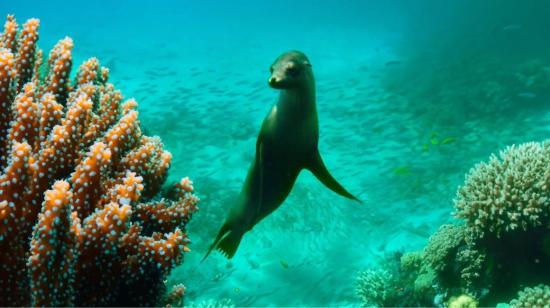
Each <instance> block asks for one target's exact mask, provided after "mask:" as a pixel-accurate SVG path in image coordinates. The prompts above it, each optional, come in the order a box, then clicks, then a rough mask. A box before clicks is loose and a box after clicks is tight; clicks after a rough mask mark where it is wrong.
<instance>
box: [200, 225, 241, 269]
mask: <svg viewBox="0 0 550 308" xmlns="http://www.w3.org/2000/svg"><path fill="white" fill-rule="evenodd" d="M243 235H244V233H242V232H236V231H235V230H232V229H231V225H230V224H229V223H227V222H226V223H225V224H224V225H223V226H222V227H221V229H220V231H219V232H218V235H217V236H216V239H215V240H214V242H213V243H212V245H210V247H209V248H208V251H207V252H206V254H205V255H204V257H203V258H202V261H201V262H203V261H204V260H206V258H207V257H208V255H209V254H210V253H211V252H212V250H213V249H214V248H216V249H217V250H219V251H220V252H221V253H222V254H223V255H224V256H225V257H227V258H228V259H231V258H232V257H233V256H234V255H235V252H237V248H238V247H239V244H240V243H241V239H242V237H243Z"/></svg>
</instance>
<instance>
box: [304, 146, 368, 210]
mask: <svg viewBox="0 0 550 308" xmlns="http://www.w3.org/2000/svg"><path fill="white" fill-rule="evenodd" d="M306 168H307V169H308V170H309V171H311V172H312V173H313V175H315V177H317V179H319V181H321V183H323V184H324V185H325V186H326V187H328V188H330V190H332V191H334V192H335V193H337V194H339V195H341V196H344V197H346V198H349V199H352V200H355V201H358V202H361V200H359V199H357V197H355V196H354V195H352V194H351V193H350V192H349V191H347V190H346V189H345V188H344V186H342V185H340V183H338V181H336V179H335V178H334V177H333V176H332V175H331V174H330V172H329V171H328V169H327V167H326V166H325V163H324V162H323V159H322V158H321V154H320V153H319V150H316V151H315V153H314V154H313V157H312V158H311V160H310V161H309V164H308V165H307V166H306Z"/></svg>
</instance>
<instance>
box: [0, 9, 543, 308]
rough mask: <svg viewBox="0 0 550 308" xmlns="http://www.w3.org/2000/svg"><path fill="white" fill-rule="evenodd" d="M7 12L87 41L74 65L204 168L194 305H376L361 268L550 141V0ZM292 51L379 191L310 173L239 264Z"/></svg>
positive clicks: (325, 139)
mask: <svg viewBox="0 0 550 308" xmlns="http://www.w3.org/2000/svg"><path fill="white" fill-rule="evenodd" d="M6 14H15V15H16V16H17V18H18V20H21V21H24V20H26V19H28V18H31V17H37V18H40V20H41V24H42V25H43V27H42V28H41V30H40V46H41V47H42V48H43V49H44V50H50V48H51V47H52V46H53V45H54V44H55V43H56V42H57V41H58V40H59V39H61V38H63V37H64V36H65V35H68V36H70V37H72V38H73V40H74V41H75V49H74V51H73V59H74V63H75V65H79V64H80V63H82V62H83V61H84V60H85V59H87V58H89V57H91V56H96V57H98V59H99V60H100V61H101V62H102V64H103V65H105V66H107V67H109V68H110V76H111V77H110V80H111V82H113V83H114V84H115V85H116V86H117V87H118V88H119V89H120V90H121V91H122V93H123V94H124V95H125V97H134V98H135V99H136V100H137V101H138V103H139V109H138V111H139V115H140V121H141V126H142V129H143V130H144V131H145V132H146V133H147V134H148V135H157V136H160V137H161V138H162V141H163V143H164V148H165V149H167V150H168V151H170V152H171V153H172V154H173V160H172V166H171V169H170V174H169V178H168V180H167V181H168V182H170V181H175V180H177V179H180V178H182V177H183V176H189V177H191V178H192V179H193V181H194V186H195V190H196V193H197V195H198V196H199V197H200V199H201V201H200V205H199V207H200V211H198V212H197V213H196V214H195V215H194V217H193V219H192V221H191V222H190V223H189V225H188V226H187V232H188V234H189V237H190V239H191V244H190V248H191V252H190V253H188V254H187V255H186V256H185V262H184V263H183V264H182V265H181V266H179V267H177V268H176V269H174V270H173V271H172V274H171V276H170V277H169V279H168V281H167V285H168V286H172V285H175V284H178V283H183V284H185V286H186V295H185V303H186V305H193V304H196V305H199V304H201V303H203V304H204V303H206V302H210V303H217V304H218V305H219V304H232V305H236V306H345V305H352V306H354V305H360V304H361V299H360V298H359V297H358V296H357V294H356V287H357V277H358V273H359V272H361V271H364V270H366V269H377V268H381V267H382V266H383V265H384V264H385V263H387V262H388V259H391V258H394V257H395V256H400V254H402V253H405V252H410V251H418V250H421V249H423V247H425V246H426V243H427V242H428V239H429V237H430V235H432V234H433V233H434V232H435V231H436V230H438V228H439V227H440V226H441V225H442V224H445V223H450V222H456V221H455V218H453V215H452V213H453V212H454V210H455V209H454V207H453V200H454V199H455V198H456V194H457V189H458V187H459V186H460V185H463V184H464V177H465V174H467V173H468V171H469V170H470V169H471V168H472V167H474V166H475V165H476V164H477V163H479V162H481V161H487V160H488V159H489V157H490V155H491V154H492V153H498V152H499V151H500V150H503V149H504V148H505V147H506V146H508V145H513V144H521V143H525V142H529V141H543V140H545V139H546V138H548V136H550V117H549V115H550V113H549V112H550V108H549V105H548V104H549V99H550V19H548V16H550V15H549V14H550V5H548V3H547V1H544V0H540V1H538V0H532V1H512V0H509V1H503V0H501V1H496V0H495V1H489V0H487V1H474V0H461V1H458V0H456V1H451V0H449V1H436V0H425V1H413V0H410V1H407V0H390V1H379V0H376V1H366V0H365V1H354V0H350V1H336V0H334V1H333V0H324V1H310V0H303V1H252V0H234V1H143V0H140V1H106V0H104V1H85V2H84V1H82V2H77V1H74V2H68V1H67V2H64V1H5V0H4V1H1V2H0V15H4V16H5V15H6ZM291 49H298V50H301V51H303V52H305V53H306V54H307V55H308V57H309V59H310V60H311V62H312V65H313V71H314V74H315V77H316V81H317V106H318V107H317V109H318V114H319V127H320V144H319V147H320V152H321V153H322V155H323V157H324V160H325V163H326V165H327V166H328V168H329V170H330V171H331V172H332V174H333V175H334V176H335V177H336V178H337V179H338V180H339V181H340V183H342V184H343V185H344V186H345V187H346V188H347V189H348V190H349V191H350V192H352V193H353V194H355V195H356V196H357V197H358V198H360V199H362V200H363V203H362V204H360V203H357V202H353V201H350V200H347V199H344V198H342V197H340V196H338V195H336V194H335V193H333V192H331V191H330V190H328V189H327V188H325V187H324V186H323V185H322V184H320V183H319V182H318V181H317V179H315V178H314V177H313V176H312V175H311V174H310V173H308V172H303V173H302V174H301V175H300V176H299V178H298V181H297V182H296V184H295V186H294V188H293V190H292V192H291V194H290V196H289V197H288V198H287V200H286V201H285V203H284V204H283V205H282V206H281V207H280V208H279V209H278V210H277V211H275V212H274V213H273V214H272V215H270V216H269V217H268V218H266V219H265V220H263V221H262V222H261V223H259V224H258V225H257V226H256V227H255V228H254V229H253V230H252V231H251V232H249V233H247V234H246V235H245V237H244V239H243V241H242V243H241V245H240V247H239V251H238V252H237V255H236V256H235V257H234V258H233V259H232V260H230V261H228V260H226V259H225V258H224V257H223V256H222V255H220V254H218V253H213V254H212V255H211V256H210V257H209V258H208V259H207V260H206V261H205V262H203V263H200V261H201V259H202V257H203V255H204V253H205V252H206V250H207V248H208V246H209V245H210V243H211V242H212V240H213V238H214V236H215V235H216V232H217V231H218V228H219V227H220V225H221V223H222V222H223V220H224V219H225V216H226V215H227V212H228V210H229V208H230V207H231V206H232V205H233V203H234V200H235V198H236V197H237V195H238V193H239V190H240V188H241V186H242V183H243V181H244V178H245V176H246V173H247V171H248V167H249V164H250V162H251V160H252V158H253V157H254V153H255V152H254V151H255V143H256V138H257V133H258V131H259V128H260V125H261V122H262V120H263V118H264V116H265V115H266V113H267V112H268V110H269V109H270V107H271V106H272V105H273V104H274V103H275V102H276V100H277V97H278V92H277V91H275V90H273V89H270V88H269V87H268V85H267V78H268V77H269V66H270V65H271V63H272V62H273V60H274V59H275V58H276V57H277V56H278V55H279V54H281V53H282V52H284V51H286V50H291ZM538 283H546V284H548V283H550V281H549V278H547V279H546V281H539V282H538ZM526 286H528V285H524V286H522V287H526ZM518 290H519V288H518V289H517V290H516V291H518ZM511 299H512V298H511V297H503V298H495V299H493V300H492V302H490V303H491V304H492V303H497V302H509V301H510V300H511Z"/></svg>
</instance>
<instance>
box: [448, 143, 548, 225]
mask: <svg viewBox="0 0 550 308" xmlns="http://www.w3.org/2000/svg"><path fill="white" fill-rule="evenodd" d="M549 184H550V142H548V141H546V142H543V143H536V142H530V143H526V144H522V145H519V146H511V147H508V148H506V150H504V151H501V152H500V155H499V156H498V157H497V156H496V155H492V156H491V158H490V160H489V162H488V163H480V164H478V165H476V166H475V167H474V168H472V169H471V170H470V172H469V174H468V175H467V176H466V182H465V185H464V186H462V187H460V188H459V190H458V193H457V198H456V199H455V208H456V213H455V215H456V216H457V217H459V218H464V219H465V220H466V221H467V223H468V226H469V227H470V228H471V229H473V230H474V231H477V232H479V233H480V234H486V233H493V234H496V235H497V236H500V235H501V234H502V233H504V232H508V231H512V230H516V229H520V230H524V231H525V230H528V229H529V228H532V227H538V226H541V225H547V224H548V218H549V216H550V200H549V198H548V197H549V196H550V185H549Z"/></svg>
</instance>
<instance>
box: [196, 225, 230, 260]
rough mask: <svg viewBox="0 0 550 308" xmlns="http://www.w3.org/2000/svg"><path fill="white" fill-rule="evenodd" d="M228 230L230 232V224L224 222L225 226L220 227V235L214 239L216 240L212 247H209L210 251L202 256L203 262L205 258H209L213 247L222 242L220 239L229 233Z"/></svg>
mask: <svg viewBox="0 0 550 308" xmlns="http://www.w3.org/2000/svg"><path fill="white" fill-rule="evenodd" d="M227 232H229V224H228V223H227V222H226V223H224V224H223V226H222V227H221V228H220V231H218V235H216V239H215V240H214V242H213V243H212V245H210V247H209V248H208V251H207V252H206V254H205V255H204V257H203V258H202V260H201V262H204V260H206V258H208V255H209V254H210V253H211V252H212V249H214V247H216V246H217V245H218V243H219V242H220V240H221V239H222V237H223V236H224V235H226V234H227Z"/></svg>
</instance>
